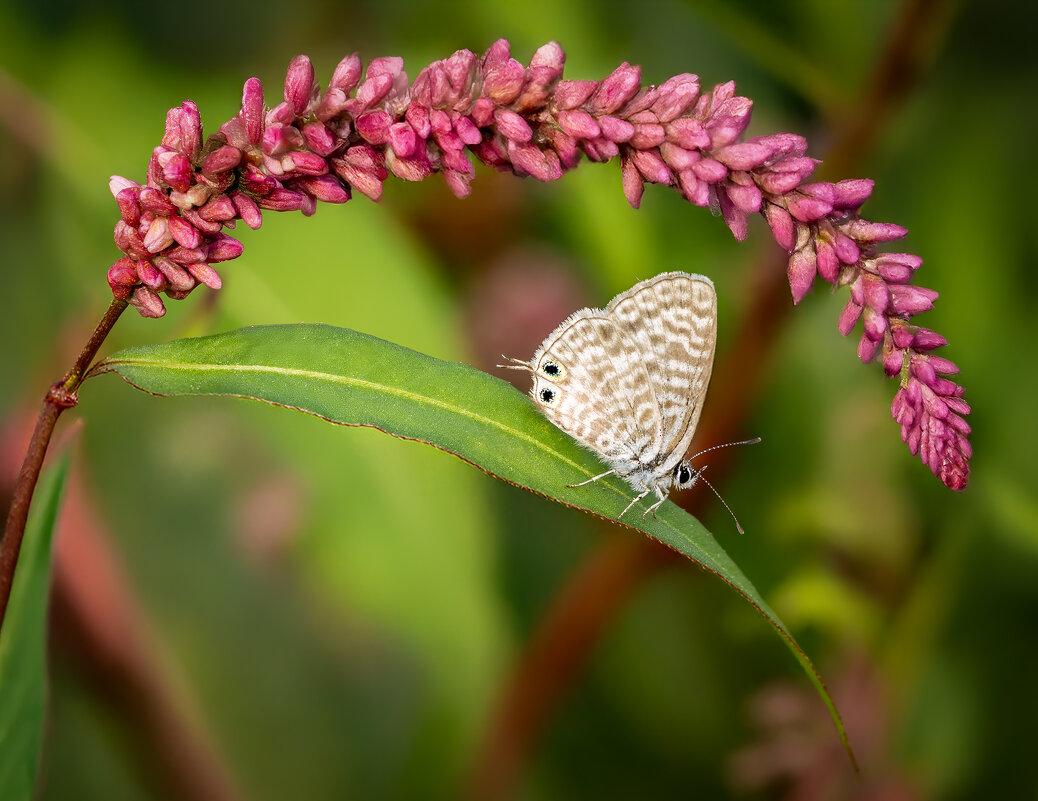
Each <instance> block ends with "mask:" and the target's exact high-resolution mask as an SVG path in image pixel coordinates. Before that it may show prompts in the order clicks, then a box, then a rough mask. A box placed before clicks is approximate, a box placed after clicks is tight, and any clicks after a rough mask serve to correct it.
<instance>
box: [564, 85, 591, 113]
mask: <svg viewBox="0 0 1038 801" xmlns="http://www.w3.org/2000/svg"><path fill="white" fill-rule="evenodd" d="M597 88H598V81H559V85H558V86H557V87H555V107H556V108H557V109H559V110H560V111H569V110H571V109H575V108H577V106H580V105H583V103H584V102H585V101H586V100H587V99H588V98H589V97H591V95H592V93H593V92H594V91H595V90H596V89H597Z"/></svg>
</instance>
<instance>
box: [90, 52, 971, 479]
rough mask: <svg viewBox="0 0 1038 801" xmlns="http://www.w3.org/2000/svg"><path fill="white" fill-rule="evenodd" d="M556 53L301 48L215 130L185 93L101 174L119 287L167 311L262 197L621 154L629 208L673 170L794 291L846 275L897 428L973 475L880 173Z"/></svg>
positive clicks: (962, 409) (283, 200)
mask: <svg viewBox="0 0 1038 801" xmlns="http://www.w3.org/2000/svg"><path fill="white" fill-rule="evenodd" d="M564 63H565V55H564V53H563V51H562V49H561V48H560V47H559V45H557V44H556V43H554V42H551V43H549V44H546V45H544V46H543V47H541V48H540V49H539V50H538V51H537V52H536V53H535V54H534V56H533V58H532V59H531V61H530V63H529V65H523V64H521V63H520V62H519V61H517V60H515V59H514V58H512V57H511V54H510V52H509V45H508V42H507V41H505V40H503V39H501V40H498V41H497V42H495V43H494V44H493V45H492V46H491V47H490V49H489V50H487V52H486V53H484V54H483V56H482V57H479V56H477V55H475V54H474V53H472V52H470V51H468V50H459V51H458V52H456V53H454V55H452V56H451V57H450V58H447V59H444V60H442V61H437V62H435V63H433V64H431V65H429V66H428V67H426V68H425V69H424V70H422V71H421V72H420V73H419V74H418V76H417V77H416V78H415V80H414V82H410V81H409V80H408V77H407V73H406V72H404V69H403V60H402V59H400V58H394V57H391V58H376V59H374V60H372V61H371V62H370V63H369V64H368V67H367V70H366V72H365V71H364V70H363V68H362V65H361V62H360V59H359V58H358V57H357V56H356V55H350V56H347V57H346V58H344V59H343V60H342V61H341V62H340V63H339V65H338V66H337V67H336V69H335V71H334V73H333V75H332V78H331V81H330V82H329V85H328V88H327V89H326V90H324V91H322V90H321V87H320V86H319V85H318V84H317V83H316V80H315V74H314V69H313V66H312V64H311V63H310V60H309V59H308V58H307V57H306V56H297V57H296V58H294V59H293V60H292V62H291V64H290V65H289V68H288V72H287V75H286V77H285V85H284V95H283V97H284V99H283V101H282V102H280V103H279V104H278V105H276V106H274V107H273V108H270V109H267V108H266V107H265V105H264V102H263V90H262V86H261V84H260V82H259V80H258V79H256V78H250V79H249V80H248V81H246V82H245V87H244V90H243V93H242V104H241V110H240V111H239V112H238V114H237V115H236V116H235V117H233V118H232V119H230V120H228V121H227V122H226V123H224V124H223V125H222V126H220V130H219V132H218V133H217V134H214V135H213V136H210V137H209V139H208V140H205V141H203V138H202V124H201V118H200V117H199V114H198V109H197V107H196V106H195V104H194V103H191V102H190V101H187V102H185V103H183V104H182V105H181V106H179V107H177V108H173V109H171V110H170V111H169V113H168V115H167V117H166V133H165V136H164V137H163V140H162V143H161V144H160V145H159V146H158V147H156V148H155V150H154V152H153V153H152V157H151V160H150V162H149V164H148V172H147V181H146V183H145V184H144V185H141V184H138V183H136V182H134V181H130V180H127V179H125V178H120V177H118V176H115V177H113V178H112V180H111V184H110V188H111V191H112V194H113V195H114V196H115V198H116V201H117V203H118V204H119V210H120V214H121V219H120V221H119V222H118V223H117V224H116V227H115V241H116V244H117V245H118V247H119V249H120V250H122V251H123V253H124V254H125V255H124V256H123V257H122V258H120V259H118V260H117V261H116V262H115V264H113V265H112V267H111V269H110V270H109V271H108V282H109V285H110V286H111V288H112V292H113V293H114V294H115V296H116V297H118V298H125V299H127V300H128V301H129V302H130V303H131V304H132V305H133V306H134V307H135V308H136V309H137V311H138V312H139V313H140V314H142V315H143V316H146V317H160V316H162V314H164V313H165V308H164V306H163V302H162V300H161V298H160V294H165V295H166V296H167V297H170V298H177V299H179V298H184V297H186V296H187V295H188V294H189V293H190V292H191V291H192V290H193V289H194V288H195V287H196V286H198V285H199V284H205V285H206V286H208V287H210V288H213V289H218V288H219V287H220V284H221V280H220V276H219V275H218V274H217V272H216V271H215V270H214V269H213V266H212V265H213V264H216V263H219V262H222V261H229V260H231V259H234V258H237V257H238V256H239V255H241V252H242V245H241V243H240V242H238V241H237V240H236V239H233V238H231V237H230V236H228V235H226V234H225V233H224V229H225V228H233V227H234V226H235V224H236V222H237V221H238V220H239V219H241V220H242V221H243V222H244V223H245V224H246V225H247V226H249V227H250V228H254V229H255V228H259V227H260V224H261V222H262V212H263V210H264V209H266V210H273V211H294V210H299V211H302V212H303V213H304V214H306V215H310V214H313V213H314V211H315V209H316V205H317V201H324V202H327V203H345V202H346V201H348V200H349V199H350V197H351V196H352V193H353V192H354V191H358V192H360V193H362V194H364V195H366V196H368V197H369V198H371V199H373V200H378V199H379V198H380V197H381V194H382V185H383V183H384V182H385V180H386V179H387V178H388V177H389V176H390V175H393V176H395V177H396V178H400V179H403V180H405V181H421V180H423V179H425V178H427V177H429V176H430V175H432V174H434V173H439V174H441V175H442V176H443V178H444V180H445V181H446V182H447V185H448V187H450V189H451V191H452V192H453V193H454V194H455V195H457V196H458V197H466V196H467V195H468V194H469V192H470V191H471V183H472V180H473V179H474V178H475V170H474V167H473V163H472V157H475V158H476V159H478V160H479V161H481V162H482V163H484V164H487V165H489V166H491V167H494V168H496V169H500V170H510V171H512V172H514V173H516V174H517V175H529V176H532V177H533V178H536V179H538V180H541V181H553V180H556V179H558V178H560V177H561V176H562V174H563V173H564V172H565V171H566V170H569V169H572V168H573V167H575V166H577V164H578V163H579V162H580V160H581V158H582V157H587V158H588V159H590V160H592V161H599V162H605V161H610V160H612V159H615V158H619V160H620V178H621V186H622V189H623V192H624V195H625V197H626V198H627V201H628V202H629V203H630V204H631V205H632V206H633V207H635V208H637V207H638V206H639V204H640V202H641V197H642V193H643V191H644V186H645V184H646V183H656V184H663V185H665V186H670V187H673V188H674V189H676V190H677V191H679V192H681V194H682V195H683V196H684V197H685V198H686V199H687V200H688V201H690V202H691V203H693V204H695V205H697V206H704V207H706V206H709V207H711V208H712V209H714V210H716V211H718V212H720V214H721V215H722V216H723V218H724V220H725V222H726V223H727V224H728V227H729V228H730V229H731V231H732V233H733V234H734V235H735V237H736V238H737V239H740V240H741V239H743V238H745V236H746V233H747V226H748V220H749V215H751V214H757V213H760V214H762V215H763V216H764V217H765V219H766V220H767V222H768V225H769V226H770V228H771V231H772V234H773V235H774V237H775V239H776V241H777V242H778V243H779V245H780V246H781V247H783V248H784V249H785V250H786V251H788V252H789V253H790V258H789V264H788V276H789V284H790V289H791V291H792V294H793V301H794V303H799V302H800V300H802V299H803V297H804V296H805V295H806V294H807V292H808V291H809V290H810V289H811V287H812V286H813V284H814V281H815V278H816V277H821V278H822V279H823V280H825V281H826V282H828V283H830V284H832V285H834V286H850V294H851V296H850V299H849V300H848V302H847V305H846V307H845V308H844V311H843V313H842V314H841V316H840V320H839V329H840V331H841V332H842V333H844V334H848V333H850V331H851V330H853V329H854V327H855V325H856V324H857V321H858V320H859V319H861V320H862V322H863V333H862V336H861V339H860V340H859V345H858V356H859V358H861V360H862V361H864V362H869V361H872V360H874V359H876V358H877V357H878V358H880V359H881V361H882V364H883V367H884V370H885V371H886V373H887V374H888V375H891V376H894V375H898V376H900V388H899V390H898V392H897V395H896V396H895V398H894V402H893V406H892V412H893V416H894V419H895V420H896V421H897V422H898V423H899V424H900V425H901V436H902V439H903V440H904V441H905V442H906V443H907V444H908V446H909V448H910V449H911V451H912V452H913V453H914V454H917V455H918V456H919V457H920V458H921V459H922V461H923V462H924V463H925V464H926V465H927V466H928V467H930V469H931V470H932V471H933V472H934V474H935V475H936V476H937V477H938V478H940V479H941V481H943V482H944V483H945V484H946V485H947V486H949V487H951V488H952V489H956V490H958V489H962V488H963V487H965V486H966V482H967V480H968V476H969V458H970V456H971V448H970V444H969V441H968V439H967V437H968V435H969V433H970V427H969V425H968V424H967V423H966V421H965V419H964V417H965V415H967V414H968V413H969V411H970V409H969V406H968V405H967V404H966V402H965V401H964V400H963V390H962V387H960V386H958V385H957V384H955V383H954V382H952V381H951V380H949V379H948V378H945V377H944V376H947V375H952V374H954V373H956V372H957V370H958V368H957V367H956V366H955V365H954V364H953V363H952V362H950V361H948V360H947V359H944V358H941V357H938V356H935V355H933V354H932V351H933V350H934V349H935V348H937V347H939V346H941V345H944V344H945V340H944V338H943V337H941V336H940V335H939V334H936V333H934V332H933V331H930V330H928V329H926V328H920V327H918V326H916V325H914V324H912V323H911V322H910V320H911V318H912V317H913V316H915V315H916V314H919V313H921V312H924V311H927V310H929V309H930V308H932V307H933V301H934V299H935V298H936V297H937V293H936V292H934V291H933V290H929V289H923V288H920V287H916V286H913V285H912V284H911V280H912V277H913V274H914V272H915V270H916V269H918V267H919V265H920V263H921V259H920V258H919V257H917V256H914V255H911V254H907V253H883V252H880V251H879V250H878V246H879V245H881V244H883V243H886V242H890V241H894V240H897V239H900V238H902V237H903V236H904V235H905V233H906V231H905V229H904V228H901V227H900V226H897V225H892V224H887V223H875V222H870V221H868V220H865V219H863V218H862V217H861V216H860V214H859V209H860V207H861V205H862V204H863V203H864V202H865V201H866V200H867V199H868V197H869V195H870V194H871V192H872V182H871V181H869V180H848V181H840V182H838V183H829V182H811V181H809V178H810V176H811V175H812V173H813V172H814V170H815V167H816V166H817V164H818V161H817V160H815V159H813V158H810V157H808V156H807V155H806V154H807V142H806V140H805V139H804V138H803V137H800V136H797V135H795V134H790V133H779V134H773V135H769V136H759V137H754V138H751V139H746V140H743V139H742V135H743V132H744V131H745V130H746V127H747V125H748V124H749V120H750V112H751V110H752V102H751V101H750V100H749V99H748V98H745V97H739V96H737V95H736V94H735V84H734V83H732V82H729V83H724V84H720V85H718V86H715V87H714V88H713V89H712V90H709V91H705V92H704V91H701V89H700V86H699V79H698V78H697V77H696V76H695V75H691V74H682V75H676V76H674V77H673V78H670V79H668V80H667V81H665V82H664V83H662V84H661V85H659V86H643V85H642V82H641V70H640V69H639V68H638V67H637V66H632V65H630V64H627V63H624V64H621V65H620V66H619V67H617V68H616V69H615V70H614V71H613V72H612V74H610V75H609V76H607V77H606V78H605V79H604V80H602V81H564V80H562V73H563V65H564Z"/></svg>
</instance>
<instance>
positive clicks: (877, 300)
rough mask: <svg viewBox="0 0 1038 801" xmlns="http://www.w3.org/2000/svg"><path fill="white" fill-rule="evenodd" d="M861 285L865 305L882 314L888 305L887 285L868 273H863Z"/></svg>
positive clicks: (888, 292) (888, 293)
mask: <svg viewBox="0 0 1038 801" xmlns="http://www.w3.org/2000/svg"><path fill="white" fill-rule="evenodd" d="M861 287H862V292H863V295H864V299H865V305H866V306H868V307H869V308H870V309H872V310H873V311H874V312H876V313H877V314H884V313H885V312H886V311H887V309H888V308H889V307H890V291H889V290H888V289H887V285H886V284H885V283H883V282H882V281H877V280H876V279H875V278H870V277H869V276H868V275H863V276H862V277H861Z"/></svg>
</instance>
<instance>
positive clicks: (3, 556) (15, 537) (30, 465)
mask: <svg viewBox="0 0 1038 801" xmlns="http://www.w3.org/2000/svg"><path fill="white" fill-rule="evenodd" d="M125 309H126V301H125V300H118V299H116V300H113V301H112V302H111V304H110V305H109V306H108V310H107V311H106V312H105V314H104V317H102V318H101V321H100V322H99V323H98V324H97V328H95V329H94V333H93V334H92V335H91V337H90V339H89V340H88V341H87V343H86V345H85V346H84V347H83V350H82V351H81V352H80V354H79V358H77V359H76V363H75V364H74V365H72V369H71V370H69V371H68V372H67V373H66V374H65V377H64V378H62V379H61V380H60V381H58V382H57V383H56V384H54V385H53V386H52V387H51V388H50V390H49V391H48V392H47V396H46V397H45V398H44V399H43V405H42V406H41V408H40V414H39V417H38V418H37V419H36V428H35V429H34V430H33V432H32V439H31V440H30V442H29V448H28V450H27V451H26V453H25V461H24V462H22V468H21V470H20V471H19V472H18V479H17V481H16V482H15V485H14V493H13V496H12V499H11V509H10V511H9V512H8V515H7V526H6V528H5V529H4V537H3V540H2V541H0V630H2V628H3V624H4V616H5V614H6V612H7V602H8V600H10V597H11V584H12V582H13V581H14V571H15V568H16V567H17V566H18V554H19V552H20V551H21V548H22V535H23V534H24V533H25V521H26V520H28V518H29V504H30V503H31V502H32V496H33V493H34V492H35V490H36V482H37V481H38V480H39V478H40V470H42V469H43V460H44V458H46V456H47V446H48V445H49V444H50V438H51V435H52V434H53V433H54V426H55V425H56V424H57V422H58V417H59V416H60V415H61V413H62V412H63V411H65V409H68V408H70V407H72V406H75V405H76V403H77V402H78V399H77V398H76V391H77V390H78V389H79V385H80V384H82V383H83V377H84V376H85V374H86V371H87V368H88V367H89V366H90V362H91V361H93V358H94V356H95V355H96V354H97V351H98V348H100V347H101V343H102V342H104V341H105V337H107V336H108V332H109V331H111V330H112V326H113V325H115V321H116V320H118V319H119V315H121V314H122V313H123V311H124V310H125Z"/></svg>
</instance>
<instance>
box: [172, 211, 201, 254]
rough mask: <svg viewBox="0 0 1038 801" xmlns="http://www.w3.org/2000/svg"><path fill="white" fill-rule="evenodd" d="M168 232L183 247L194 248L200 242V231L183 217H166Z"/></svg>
mask: <svg viewBox="0 0 1038 801" xmlns="http://www.w3.org/2000/svg"><path fill="white" fill-rule="evenodd" d="M167 219H168V221H169V222H168V225H169V234H170V236H172V237H173V239H174V241H175V242H176V243H177V244H178V245H181V246H183V247H185V248H196V247H198V246H199V245H200V244H201V243H202V232H201V231H199V230H198V229H197V228H195V227H194V226H193V225H191V223H189V222H188V221H187V220H186V219H184V218H183V217H168V218H167Z"/></svg>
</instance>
